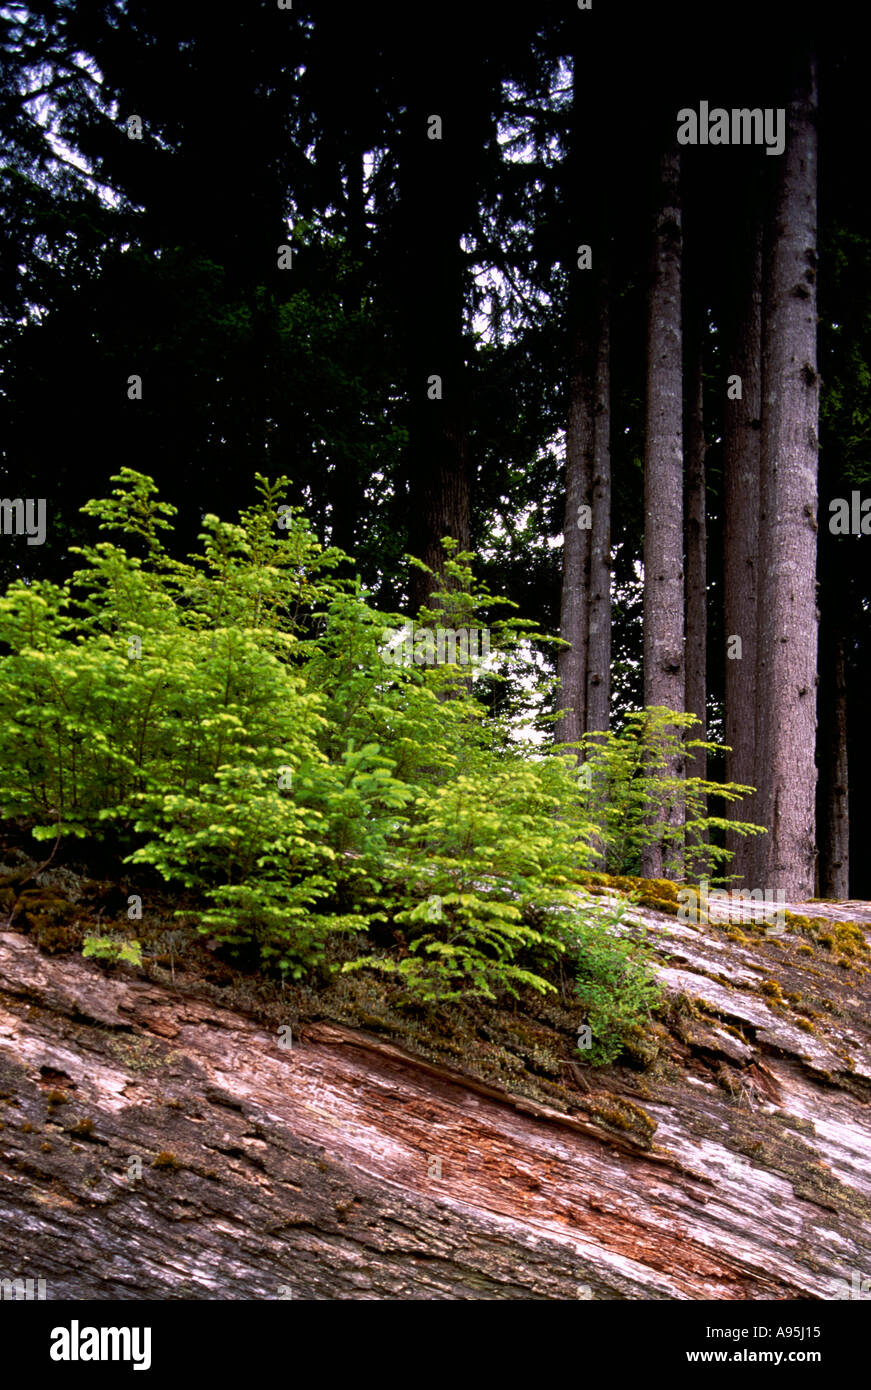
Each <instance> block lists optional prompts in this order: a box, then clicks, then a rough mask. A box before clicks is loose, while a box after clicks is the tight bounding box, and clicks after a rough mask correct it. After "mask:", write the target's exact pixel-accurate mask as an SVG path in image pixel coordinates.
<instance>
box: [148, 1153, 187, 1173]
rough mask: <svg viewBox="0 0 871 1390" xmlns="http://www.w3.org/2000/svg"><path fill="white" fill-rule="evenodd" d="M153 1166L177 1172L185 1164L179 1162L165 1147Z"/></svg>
mask: <svg viewBox="0 0 871 1390" xmlns="http://www.w3.org/2000/svg"><path fill="white" fill-rule="evenodd" d="M151 1166H152V1168H164V1169H167V1168H168V1169H169V1170H170V1172H173V1173H175V1172H177V1171H178V1170H179V1169H180V1168H181V1167H183V1165H182V1164H181V1163H179V1161H178V1159H177V1158H176V1157H175V1155H174V1154H171V1153H168V1152H167V1150H166V1149H163V1150H162V1151H161V1152H160V1153H159V1154H158V1155H157V1157H156V1158H155V1160H154V1162H153V1163H152V1165H151Z"/></svg>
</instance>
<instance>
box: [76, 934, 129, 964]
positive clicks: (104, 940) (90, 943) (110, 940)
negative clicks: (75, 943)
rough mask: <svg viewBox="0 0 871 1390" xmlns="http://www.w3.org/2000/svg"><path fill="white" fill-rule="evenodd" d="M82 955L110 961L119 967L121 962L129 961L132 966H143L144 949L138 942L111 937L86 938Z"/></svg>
mask: <svg viewBox="0 0 871 1390" xmlns="http://www.w3.org/2000/svg"><path fill="white" fill-rule="evenodd" d="M82 955H83V956H88V957H91V958H93V959H94V960H101V961H108V962H109V963H110V964H112V965H117V963H118V962H119V961H127V962H128V964H130V965H141V964H142V947H141V946H140V944H139V942H138V941H118V940H116V939H115V938H114V937H111V936H86V937H85V941H84V945H83V946H82Z"/></svg>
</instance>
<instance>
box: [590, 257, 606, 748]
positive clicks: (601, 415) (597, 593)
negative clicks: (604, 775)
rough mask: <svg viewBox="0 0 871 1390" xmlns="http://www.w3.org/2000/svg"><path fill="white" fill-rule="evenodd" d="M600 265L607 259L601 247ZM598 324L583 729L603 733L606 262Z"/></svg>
mask: <svg viewBox="0 0 871 1390" xmlns="http://www.w3.org/2000/svg"><path fill="white" fill-rule="evenodd" d="M601 254H602V258H603V262H604V261H605V257H606V255H607V252H606V249H605V246H604V244H603V246H602V252H601ZM597 291H598V304H597V310H598V323H597V339H596V366H595V380H594V392H593V476H592V486H591V490H590V504H591V507H592V512H593V516H592V529H591V531H590V588H589V596H590V597H589V637H588V642H587V729H588V731H594V730H597V729H607V728H608V727H609V724H610V710H611V305H610V277H609V274H608V270H607V263H606V262H605V267H604V268H603V270H602V271H601V273H599V274H597Z"/></svg>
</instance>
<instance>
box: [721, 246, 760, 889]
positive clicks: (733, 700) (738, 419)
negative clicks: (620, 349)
mask: <svg viewBox="0 0 871 1390" xmlns="http://www.w3.org/2000/svg"><path fill="white" fill-rule="evenodd" d="M744 240H745V244H746V245H747V246H748V247H749V254H748V255H747V256H746V257H745V258H742V260H741V262H740V271H741V282H742V283H741V288H740V290H739V291H738V293H737V302H738V305H739V308H738V312H737V314H736V315H735V317H734V319H733V321H732V324H731V329H730V344H729V357H728V377H729V382H730V385H729V386H727V387H726V388H725V389H726V396H727V399H726V405H725V423H724V430H723V490H724V499H725V523H724V537H723V550H724V570H723V578H724V591H723V596H724V610H725V636H726V744H727V746H728V748H729V749H730V751H729V752H728V753H727V754H726V780H727V781H729V782H739V783H741V784H742V785H743V786H751V787H758V786H759V784H760V777H759V773H758V770H757V762H756V704H757V698H758V696H757V688H756V652H757V645H758V641H757V638H758V634H757V621H758V597H759V543H760V541H759V506H760V488H761V479H760V462H761V453H760V450H761V441H762V435H761V415H762V226H761V222H760V221H759V220H758V219H755V221H754V224H753V226H752V229H751V230H750V235H749V238H745V239H744ZM738 389H740V393H741V394H740V397H737V398H735V393H736V391H737V390H738ZM730 392H731V396H732V398H731V399H730ZM726 816H727V817H728V819H730V820H743V821H748V820H749V821H756V820H758V816H759V810H758V807H757V798H756V797H755V796H754V797H748V798H745V799H744V800H743V801H740V802H732V803H729V805H728V808H727V810H726ZM760 839H761V837H760ZM726 848H727V849H729V850H731V851H732V853H733V854H734V856H735V857H734V859H733V860H732V863H731V868H732V871H733V872H734V873H736V874H738V875H739V877H740V878H741V879H742V880H743V882H744V885H745V886H746V887H755V886H758V884H759V882H760V880H759V874H758V872H757V870H756V867H755V861H756V856H757V853H758V851H759V843H758V842H757V841H756V840H755V839H751V838H745V837H744V836H742V835H736V834H734V833H732V832H727V834H726Z"/></svg>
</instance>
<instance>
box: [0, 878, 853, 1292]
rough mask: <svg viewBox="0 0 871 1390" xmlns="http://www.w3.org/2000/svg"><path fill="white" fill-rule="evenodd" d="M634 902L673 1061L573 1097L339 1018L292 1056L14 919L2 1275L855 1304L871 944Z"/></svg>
mask: <svg viewBox="0 0 871 1390" xmlns="http://www.w3.org/2000/svg"><path fill="white" fill-rule="evenodd" d="M796 910H802V909H796ZM804 911H805V912H806V913H807V914H808V915H816V916H820V915H825V914H826V912H837V914H838V915H839V916H840V917H841V918H850V919H853V920H859V921H860V922H862V923H863V924H864V923H867V922H868V921H869V920H871V908H869V906H868V905H867V904H866V905H864V906H863V907H860V906H859V905H856V904H839V905H838V907H837V909H834V908H827V907H825V906H822V905H814V906H813V907H812V908H806V909H804ZM637 916H638V917H640V918H642V919H643V920H644V921H645V922H646V923H647V924H648V926H649V927H650V929H651V931H652V933H653V935H654V937H655V939H656V942H657V950H658V952H659V954H660V956H661V970H662V974H663V978H664V980H665V982H666V984H667V985H668V987H669V989H670V990H672V991H675V992H676V993H679V994H681V995H682V996H683V999H682V1001H681V1003H680V1004H677V1005H675V1007H674V1009H673V1011H672V1015H671V1024H670V1026H669V1029H668V1030H666V1029H665V1028H662V1027H661V1026H660V1034H661V1036H660V1044H661V1055H660V1058H659V1060H658V1062H657V1064H656V1065H654V1066H651V1067H649V1068H648V1069H647V1070H642V1071H639V1070H635V1071H633V1070H631V1069H629V1068H628V1067H611V1068H608V1069H606V1071H604V1072H597V1071H595V1070H593V1069H591V1068H588V1067H585V1066H583V1065H578V1064H577V1062H570V1063H567V1064H566V1067H567V1072H566V1074H567V1076H568V1077H569V1078H570V1080H569V1082H568V1084H569V1088H570V1089H569V1092H567V1093H566V1092H564V1094H570V1095H571V1096H572V1100H573V1103H572V1104H571V1105H569V1106H568V1107H566V1106H565V1105H563V1107H562V1109H561V1108H560V1106H559V1105H558V1104H557V1103H556V1102H554V1104H552V1105H551V1104H546V1103H544V1102H543V1101H542V1100H541V1099H532V1098H530V1096H529V1095H526V1096H525V1095H523V1094H521V1093H520V1092H521V1090H522V1089H523V1082H522V1080H519V1081H518V1086H517V1091H516V1093H513V1094H508V1093H507V1092H506V1091H504V1090H501V1089H499V1088H498V1087H496V1086H494V1085H492V1084H489V1083H488V1082H486V1081H484V1080H482V1079H480V1077H478V1078H476V1077H475V1076H473V1075H471V1074H463V1073H461V1072H459V1071H457V1070H453V1069H451V1068H450V1067H449V1066H447V1065H441V1064H439V1063H438V1062H434V1061H433V1060H431V1059H426V1058H424V1057H422V1056H415V1055H412V1054H411V1052H410V1051H408V1050H407V1049H406V1047H405V1046H398V1045H396V1044H395V1043H392V1042H390V1041H385V1040H384V1039H383V1038H381V1037H377V1036H375V1035H373V1034H367V1033H362V1032H358V1031H356V1030H354V1029H351V1028H348V1027H346V1026H341V1025H337V1024H334V1023H323V1022H321V1023H317V1022H316V1023H312V1024H309V1025H307V1026H305V1027H303V1029H302V1032H301V1035H299V1036H297V1034H296V1033H294V1036H293V1039H292V1046H291V1047H289V1048H288V1047H286V1046H285V1047H282V1046H281V1045H280V1040H279V1037H278V1033H277V1030H275V1032H270V1031H269V1030H268V1028H266V1027H264V1026H263V1025H262V1024H260V1023H258V1022H257V1021H256V1020H254V1019H253V1018H251V1017H249V1016H248V1015H246V1014H244V1013H242V1012H234V1011H232V1010H230V1009H228V1008H225V1007H222V1006H221V1005H220V1004H219V1003H217V1002H215V1001H213V1000H212V999H209V998H205V997H203V995H202V993H201V992H197V990H195V989H194V988H192V987H191V988H187V987H186V985H185V976H184V975H180V976H179V977H178V982H177V987H176V988H174V989H173V988H172V987H171V985H170V982H169V978H168V976H167V982H166V984H165V985H163V984H158V983H155V981H154V980H153V979H144V978H142V977H141V975H140V974H138V973H137V972H136V971H132V970H131V971H128V972H126V973H124V974H121V973H117V974H109V975H107V974H105V973H104V972H103V970H102V969H101V968H100V967H98V966H96V965H94V964H92V963H90V962H87V961H84V960H82V959H80V958H77V957H72V956H46V955H43V954H41V953H40V951H39V950H38V949H37V948H36V946H35V944H34V942H33V940H32V939H30V938H28V937H27V936H26V935H23V934H20V933H18V932H15V931H7V932H5V933H2V934H0V1123H2V1129H0V1276H2V1277H5V1278H14V1277H27V1276H30V1277H33V1278H43V1279H44V1280H45V1281H46V1288H47V1297H48V1298H52V1299H59V1298H76V1299H88V1298H91V1299H94V1298H95V1299H121V1300H124V1299H141V1298H151V1299H165V1298H173V1299H180V1298H186V1299H279V1298H287V1297H292V1298H294V1299H318V1300H321V1299H461V1300H465V1299H494V1300H499V1299H540V1300H568V1299H572V1300H574V1299H579V1298H583V1299H588V1298H594V1299H654V1300H655V1299H773V1300H783V1299H800V1298H816V1299H825V1298H832V1297H838V1296H839V1293H838V1291H839V1289H841V1288H842V1285H841V1283H840V1282H839V1281H846V1282H847V1283H849V1282H850V1280H851V1278H852V1277H853V1275H854V1273H856V1272H858V1274H859V1276H860V1277H867V1276H868V1275H869V1274H871V1106H869V1098H871V1046H869V1041H871V1039H869V1022H868V1020H869V994H871V988H869V980H871V974H869V972H868V966H867V963H866V960H867V958H866V957H864V956H862V955H859V956H852V957H851V956H850V955H845V954H844V953H843V952H841V951H840V950H839V948H838V943H837V941H836V942H835V944H834V946H826V945H825V944H823V945H819V946H808V943H807V940H806V939H805V938H803V937H802V936H801V935H799V934H797V933H796V932H795V931H792V930H790V931H788V933H787V935H786V936H785V937H784V938H782V940H780V941H775V940H773V939H771V938H769V937H765V936H764V934H763V933H761V932H760V931H759V930H758V929H757V930H755V931H754V930H753V929H751V928H744V929H743V930H742V929H738V928H735V927H732V928H727V929H722V928H712V927H710V926H708V927H695V926H692V925H690V924H684V923H681V922H678V921H677V920H676V919H675V918H673V917H668V916H663V915H661V914H658V913H653V912H647V911H641V910H639V911H638V913H637ZM863 930H864V933H865V938H866V941H867V935H868V932H867V927H866V926H863ZM825 1001H828V1002H825ZM800 1010H804V1012H803V1013H802V1012H800ZM814 1014H815V1015H816V1017H813V1018H812V1017H811V1015H814ZM802 1018H803V1019H804V1023H803V1024H800V1023H799V1021H798V1020H799V1019H802ZM285 1041H286V1037H285ZM481 1046H482V1048H484V1047H486V1043H484V1042H482V1044H481ZM574 1055H575V1058H577V1059H579V1060H581V1059H580V1054H578V1053H577V1052H575V1054H574ZM472 1070H473V1069H472ZM137 1159H138V1160H141V1168H140V1165H139V1164H137V1161H136V1160H137ZM140 1172H141V1175H138V1174H139V1173H140ZM842 1296H843V1295H842Z"/></svg>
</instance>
